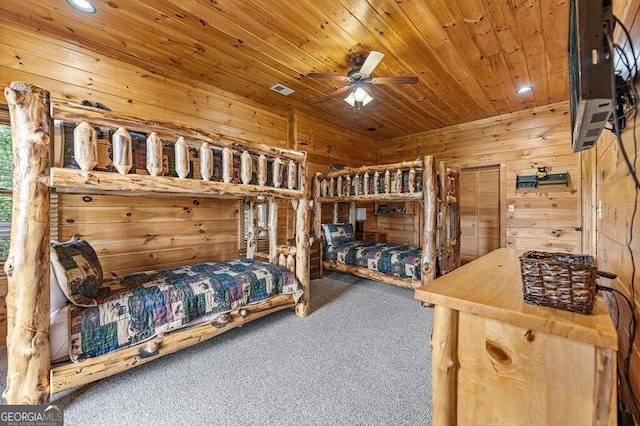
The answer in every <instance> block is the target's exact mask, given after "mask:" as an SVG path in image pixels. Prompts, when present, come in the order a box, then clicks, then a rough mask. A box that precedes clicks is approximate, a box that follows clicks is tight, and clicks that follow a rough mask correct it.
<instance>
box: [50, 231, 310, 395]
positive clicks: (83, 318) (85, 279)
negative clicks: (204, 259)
mask: <svg viewBox="0 0 640 426" xmlns="http://www.w3.org/2000/svg"><path fill="white" fill-rule="evenodd" d="M96 262H97V256H95V253H94V252H93V251H92V249H91V248H90V246H89V245H88V243H86V242H84V241H83V240H77V239H74V240H72V241H71V242H70V243H64V244H54V245H53V247H52V262H51V269H52V271H51V272H52V273H51V331H50V343H51V345H50V348H51V359H52V361H53V364H52V367H51V384H50V389H51V393H52V394H53V393H55V392H60V391H63V390H65V389H68V388H71V387H75V386H79V385H83V384H87V383H90V382H93V381H96V380H100V379H102V378H105V377H108V376H111V375H113V374H117V373H120V372H122V371H125V370H127V369H130V368H132V367H135V366H138V365H142V364H144V363H146V362H149V361H151V360H153V359H156V358H159V357H161V356H163V355H166V354H169V353H172V352H176V351H178V350H180V349H182V348H185V347H188V346H191V345H194V344H196V343H199V342H201V341H204V340H207V339H210V338H212V337H214V336H216V335H219V334H221V333H224V332H225V331H228V330H231V329H233V328H235V327H239V326H242V325H244V324H246V323H248V322H250V321H252V320H254V319H257V318H260V317H263V316H265V315H268V314H270V313H273V312H276V311H279V310H282V309H285V308H290V307H294V306H295V305H296V303H297V302H298V301H299V300H300V298H301V296H302V294H303V290H302V287H301V286H300V284H299V283H298V281H297V280H296V278H295V276H294V274H293V273H292V272H291V271H289V270H287V269H286V268H283V267H281V266H278V265H274V264H271V263H266V262H262V261H259V260H254V259H236V260H227V261H222V262H208V263H200V264H195V265H189V266H183V267H173V268H169V269H163V270H158V271H151V272H140V273H134V274H129V275H125V276H122V277H117V278H113V279H105V280H101V274H102V273H101V269H100V266H99V262H98V263H96Z"/></svg>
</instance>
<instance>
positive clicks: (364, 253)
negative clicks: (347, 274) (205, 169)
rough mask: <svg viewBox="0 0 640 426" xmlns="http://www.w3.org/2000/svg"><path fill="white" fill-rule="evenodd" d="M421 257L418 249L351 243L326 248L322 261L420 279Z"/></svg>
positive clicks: (360, 242) (362, 242) (380, 244)
mask: <svg viewBox="0 0 640 426" xmlns="http://www.w3.org/2000/svg"><path fill="white" fill-rule="evenodd" d="M421 256H422V249H421V248H419V247H413V246H399V245H392V244H382V243H378V244H374V243H368V242H364V241H353V242H348V243H343V244H338V245H330V246H327V247H326V250H325V253H324V260H326V261H330V262H339V263H344V264H347V265H350V266H360V267H363V268H368V269H373V270H375V271H378V272H384V273H385V274H393V275H396V276H399V277H405V278H414V279H420V275H421V274H420V257H421Z"/></svg>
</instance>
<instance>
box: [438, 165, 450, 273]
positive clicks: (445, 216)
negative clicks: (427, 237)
mask: <svg viewBox="0 0 640 426" xmlns="http://www.w3.org/2000/svg"><path fill="white" fill-rule="evenodd" d="M438 175H439V176H438V177H439V179H440V209H439V214H440V217H441V218H442V219H441V222H440V226H441V228H440V245H441V247H440V259H439V264H440V273H441V274H442V275H444V274H446V273H447V272H449V265H450V264H451V243H450V235H451V223H450V222H451V220H450V219H451V217H450V216H449V214H450V213H449V192H450V189H451V185H450V184H449V182H450V181H449V176H447V165H446V164H445V163H444V161H441V162H440V173H439V174H438Z"/></svg>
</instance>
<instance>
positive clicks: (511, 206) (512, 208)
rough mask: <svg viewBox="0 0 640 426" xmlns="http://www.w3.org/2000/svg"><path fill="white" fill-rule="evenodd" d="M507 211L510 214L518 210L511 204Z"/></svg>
mask: <svg viewBox="0 0 640 426" xmlns="http://www.w3.org/2000/svg"><path fill="white" fill-rule="evenodd" d="M507 210H508V211H509V213H513V212H514V211H515V210H516V208H515V206H514V205H513V204H509V205H508V206H507Z"/></svg>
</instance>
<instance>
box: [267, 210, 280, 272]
mask: <svg viewBox="0 0 640 426" xmlns="http://www.w3.org/2000/svg"><path fill="white" fill-rule="evenodd" d="M268 206H269V220H268V221H267V227H268V228H269V231H268V232H269V262H270V263H275V262H276V256H278V201H277V200H276V199H275V197H269V201H268Z"/></svg>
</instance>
